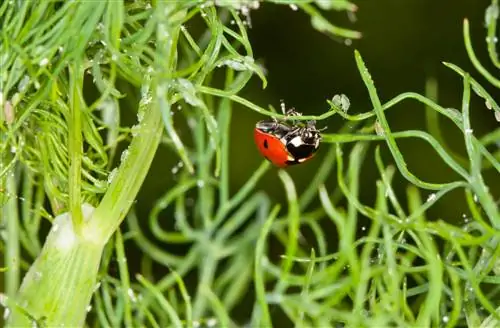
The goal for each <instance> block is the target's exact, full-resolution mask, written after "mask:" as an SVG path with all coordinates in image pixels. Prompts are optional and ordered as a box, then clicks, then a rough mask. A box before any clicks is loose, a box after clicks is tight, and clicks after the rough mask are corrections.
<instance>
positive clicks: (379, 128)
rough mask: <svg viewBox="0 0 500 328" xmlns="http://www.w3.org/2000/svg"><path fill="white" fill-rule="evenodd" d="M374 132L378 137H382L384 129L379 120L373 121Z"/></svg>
mask: <svg viewBox="0 0 500 328" xmlns="http://www.w3.org/2000/svg"><path fill="white" fill-rule="evenodd" d="M374 126H375V133H376V134H377V135H378V136H380V137H383V136H384V135H385V131H384V128H383V127H382V125H381V124H380V122H379V121H378V120H377V121H375V124H374Z"/></svg>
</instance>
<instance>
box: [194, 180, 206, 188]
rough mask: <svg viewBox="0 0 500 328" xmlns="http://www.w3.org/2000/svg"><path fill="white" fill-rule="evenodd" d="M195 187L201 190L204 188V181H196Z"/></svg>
mask: <svg viewBox="0 0 500 328" xmlns="http://www.w3.org/2000/svg"><path fill="white" fill-rule="evenodd" d="M196 185H197V186H198V188H203V186H205V181H203V180H198V181H196Z"/></svg>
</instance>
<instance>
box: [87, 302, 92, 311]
mask: <svg viewBox="0 0 500 328" xmlns="http://www.w3.org/2000/svg"><path fill="white" fill-rule="evenodd" d="M86 310H87V312H90V310H92V304H89V305H88V306H87V309H86Z"/></svg>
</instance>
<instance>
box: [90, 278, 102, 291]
mask: <svg viewBox="0 0 500 328" xmlns="http://www.w3.org/2000/svg"><path fill="white" fill-rule="evenodd" d="M100 287H101V282H100V281H99V282H97V284H95V286H94V290H93V291H92V293H95V292H96V291H97V290H98V289H99V288H100Z"/></svg>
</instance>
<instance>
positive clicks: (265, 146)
mask: <svg viewBox="0 0 500 328" xmlns="http://www.w3.org/2000/svg"><path fill="white" fill-rule="evenodd" d="M264 148H266V149H267V148H269V145H268V144H267V139H266V140H264Z"/></svg>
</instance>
